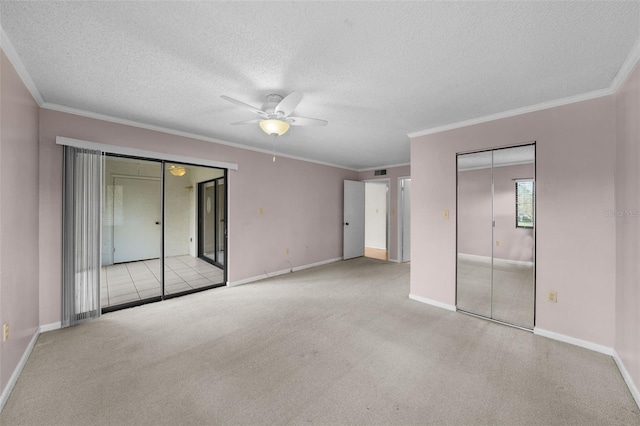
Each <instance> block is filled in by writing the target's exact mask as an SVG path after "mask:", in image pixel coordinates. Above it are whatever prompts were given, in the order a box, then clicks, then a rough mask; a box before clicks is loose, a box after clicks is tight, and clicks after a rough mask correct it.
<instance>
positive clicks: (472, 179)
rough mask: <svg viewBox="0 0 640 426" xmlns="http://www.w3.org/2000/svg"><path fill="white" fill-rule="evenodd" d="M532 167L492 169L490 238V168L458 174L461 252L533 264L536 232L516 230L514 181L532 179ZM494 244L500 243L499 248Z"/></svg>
mask: <svg viewBox="0 0 640 426" xmlns="http://www.w3.org/2000/svg"><path fill="white" fill-rule="evenodd" d="M533 176H534V166H533V164H521V165H516V166H506V167H495V168H494V169H493V182H494V197H493V212H494V216H493V217H494V218H495V229H494V235H493V239H492V238H491V221H492V216H491V211H492V205H491V204H492V203H491V169H490V168H487V169H478V170H465V171H461V172H459V173H458V217H457V219H458V252H459V253H465V254H473V255H477V256H491V246H492V245H493V255H494V257H495V258H497V259H507V260H517V261H523V262H531V261H533V230H532V229H527V228H516V223H515V221H516V209H515V203H516V189H515V181H514V179H520V178H533ZM495 241H500V245H499V246H498V245H496V243H495Z"/></svg>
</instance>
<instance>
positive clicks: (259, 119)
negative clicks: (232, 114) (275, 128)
mask: <svg viewBox="0 0 640 426" xmlns="http://www.w3.org/2000/svg"><path fill="white" fill-rule="evenodd" d="M262 120H263V119H262V118H256V119H255V120H245V121H236V122H235V123H231V124H232V125H233V126H235V125H237V124H255V123H259V122H261V121H262Z"/></svg>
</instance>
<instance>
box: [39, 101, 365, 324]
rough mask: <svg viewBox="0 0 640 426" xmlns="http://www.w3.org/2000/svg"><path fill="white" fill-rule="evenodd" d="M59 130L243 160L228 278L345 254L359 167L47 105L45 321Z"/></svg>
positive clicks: (56, 269) (236, 179)
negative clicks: (346, 184)
mask: <svg viewBox="0 0 640 426" xmlns="http://www.w3.org/2000/svg"><path fill="white" fill-rule="evenodd" d="M56 136H66V137H69V138H74V139H81V140H86V141H92V142H99V143H104V144H112V145H119V146H126V147H132V148H137V149H145V150H151V151H157V152H162V153H171V154H176V155H185V156H190V157H198V158H206V159H211V160H217V161H224V162H229V163H236V164H238V171H230V173H229V220H228V231H229V253H228V255H229V258H228V268H229V269H228V271H229V281H231V282H235V281H240V280H243V279H246V278H251V277H256V276H259V275H262V274H264V273H265V272H268V273H270V272H274V271H278V270H283V269H289V268H290V267H291V266H290V265H292V266H293V267H296V266H303V265H308V264H312V263H316V262H321V261H325V260H329V259H334V258H339V257H342V214H343V211H342V204H343V200H342V191H343V189H342V188H343V180H345V179H351V180H354V179H357V177H358V174H357V172H354V171H349V170H344V169H340V168H336V167H329V166H323V165H319V164H315V163H309V162H305V161H299V160H291V159H287V158H283V157H280V158H278V159H277V161H276V162H275V163H274V162H272V157H271V155H268V154H262V153H258V152H254V151H248V150H243V149H238V148H234V147H230V146H225V145H218V144H214V143H211V142H205V141H200V140H195V139H189V138H184V137H179V136H174V135H170V134H166V133H160V132H156V131H151V130H146V129H140V128H136V127H131V126H126V125H122V124H116V123H111V122H106V121H101V120H95V119H91V118H86V117H81V116H77V115H72V114H66V113H61V112H56V111H51V110H45V109H43V110H41V112H40V153H41V162H40V203H41V216H40V229H42V230H43V232H41V238H40V252H41V254H42V262H41V268H40V271H41V274H40V277H41V280H40V298H41V301H42V303H41V305H40V306H41V308H40V316H41V317H40V323H41V324H48V323H53V322H57V321H60V285H61V284H60V275H61V273H60V265H61V259H60V255H59V254H58V253H59V251H60V250H59V248H60V244H61V220H62V219H61V201H62V192H61V179H62V147H60V146H57V145H56V144H55V139H56ZM260 209H262V211H263V214H262V215H260V214H259V210H260ZM286 249H289V255H286V254H285V252H286ZM45 254H46V255H45Z"/></svg>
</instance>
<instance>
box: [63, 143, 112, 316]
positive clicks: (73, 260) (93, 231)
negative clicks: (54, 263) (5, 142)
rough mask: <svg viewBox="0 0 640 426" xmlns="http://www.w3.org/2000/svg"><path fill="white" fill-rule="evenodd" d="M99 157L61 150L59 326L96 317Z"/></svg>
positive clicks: (94, 153)
mask: <svg viewBox="0 0 640 426" xmlns="http://www.w3.org/2000/svg"><path fill="white" fill-rule="evenodd" d="M102 161H103V158H102V153H101V152H100V151H93V150H88V149H81V148H75V147H71V146H65V147H64V171H63V174H64V183H63V190H62V191H63V207H62V232H63V235H62V262H63V267H62V326H63V327H67V326H70V325H74V324H77V323H79V322H82V321H85V320H87V319H90V318H97V317H99V316H100V267H101V265H100V208H101V206H100V200H101V190H102Z"/></svg>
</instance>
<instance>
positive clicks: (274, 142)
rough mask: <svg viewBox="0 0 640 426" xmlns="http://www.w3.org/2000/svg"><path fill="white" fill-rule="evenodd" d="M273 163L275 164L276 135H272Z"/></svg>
mask: <svg viewBox="0 0 640 426" xmlns="http://www.w3.org/2000/svg"><path fill="white" fill-rule="evenodd" d="M273 162H274V163H275V162H276V135H273Z"/></svg>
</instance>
